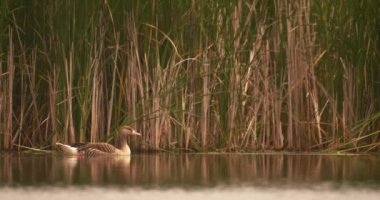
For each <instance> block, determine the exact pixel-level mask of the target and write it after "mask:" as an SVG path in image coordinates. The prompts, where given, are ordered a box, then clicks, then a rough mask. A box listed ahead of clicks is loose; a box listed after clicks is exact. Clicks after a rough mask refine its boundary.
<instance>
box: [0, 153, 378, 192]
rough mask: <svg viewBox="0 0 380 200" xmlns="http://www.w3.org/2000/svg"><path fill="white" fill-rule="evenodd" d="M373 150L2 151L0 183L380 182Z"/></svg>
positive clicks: (294, 184) (206, 184)
mask: <svg viewBox="0 0 380 200" xmlns="http://www.w3.org/2000/svg"><path fill="white" fill-rule="evenodd" d="M379 169H380V159H379V157H375V156H363V155H361V156H326V155H324V156H321V155H251V154H245V155H236V154H224V155H199V154H185V155H175V154H138V155H133V156H132V159H131V157H96V158H90V159H86V158H76V157H63V156H55V155H10V154H3V155H1V157H0V172H1V173H0V185H2V186H5V185H8V186H18V185H30V186H38V185H53V186H69V185H84V186H93V185H98V186H99V185H100V186H103V185H107V186H108V185H113V186H115V185H116V186H138V187H169V188H171V187H183V188H196V187H214V186H241V185H245V186H247V185H248V186H249V185H254V186H276V187H277V186H282V187H302V186H307V187H309V186H318V185H321V184H323V183H329V184H335V186H339V185H342V184H346V185H347V184H348V185H352V186H356V185H361V186H363V185H364V186H366V187H368V186H370V187H378V186H380V170H379Z"/></svg>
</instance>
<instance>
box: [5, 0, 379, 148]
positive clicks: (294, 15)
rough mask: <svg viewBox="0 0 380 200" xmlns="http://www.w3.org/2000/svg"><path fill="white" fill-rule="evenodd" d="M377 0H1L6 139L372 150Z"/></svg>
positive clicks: (32, 143) (13, 143) (12, 143)
mask: <svg viewBox="0 0 380 200" xmlns="http://www.w3.org/2000/svg"><path fill="white" fill-rule="evenodd" d="M379 4H380V3H378V2H377V1H375V0H368V1H331V2H321V1H308V0H297V1H282V0H272V1H260V0H252V1H245V0H238V1H201V0H195V1H179V0H178V1H177V0H172V1H121V0H120V1H119V0H112V1H69V0H67V1H52V2H50V1H49V2H43V3H42V2H40V1H18V0H16V1H14V0H12V1H10V0H5V1H2V3H1V4H0V17H1V20H0V27H2V29H1V30H0V31H1V32H0V70H1V76H0V90H1V93H0V105H1V106H0V111H1V115H0V126H1V133H0V147H1V148H2V149H12V148H16V147H20V146H28V147H45V146H49V145H54V144H55V142H56V141H61V142H67V143H70V142H84V141H109V140H110V139H112V137H113V135H114V133H116V130H117V128H118V127H119V126H121V125H122V124H130V125H132V126H134V127H135V128H136V129H138V130H139V131H140V132H142V133H143V137H142V139H141V140H140V139H139V140H136V139H134V141H132V143H133V145H134V148H140V149H146V150H159V149H170V150H192V151H193V150H195V151H210V150H211V151H229V150H237V151H257V150H273V149H274V150H350V151H351V150H353V151H355V150H356V151H375V150H378V146H379V145H378V144H379V137H380V136H379V134H378V131H377V130H378V129H379V120H378V113H379V108H380V105H379V101H377V99H378V91H379V89H380V88H379V80H380V77H379V76H380V73H379V69H378V66H377V60H378V59H377V58H378V57H379V35H378V32H379V31H378V29H379V26H380V19H379V18H380V17H379V16H378V14H377V13H380V12H379V11H380V6H379Z"/></svg>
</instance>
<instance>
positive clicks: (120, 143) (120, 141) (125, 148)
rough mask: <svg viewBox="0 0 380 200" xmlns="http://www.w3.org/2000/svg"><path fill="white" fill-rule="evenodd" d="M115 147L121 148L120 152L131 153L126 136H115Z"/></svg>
mask: <svg viewBox="0 0 380 200" xmlns="http://www.w3.org/2000/svg"><path fill="white" fill-rule="evenodd" d="M115 147H116V148H118V149H119V150H121V152H122V154H126V155H129V154H131V149H130V148H129V145H128V142H127V137H126V136H118V137H117V138H116V144H115Z"/></svg>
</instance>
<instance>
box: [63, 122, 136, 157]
mask: <svg viewBox="0 0 380 200" xmlns="http://www.w3.org/2000/svg"><path fill="white" fill-rule="evenodd" d="M127 135H134V136H141V133H139V132H137V131H136V130H134V129H133V128H132V127H130V126H122V127H121V128H120V130H119V133H118V134H117V136H116V138H115V142H116V145H115V146H116V147H115V146H113V145H111V144H108V143H104V142H97V143H75V144H71V145H67V144H62V143H59V142H57V143H56V145H57V146H58V148H59V149H61V150H62V151H63V152H64V153H65V154H68V155H79V156H96V155H126V156H127V155H130V154H131V149H130V148H129V146H128V143H127V137H126V136H127Z"/></svg>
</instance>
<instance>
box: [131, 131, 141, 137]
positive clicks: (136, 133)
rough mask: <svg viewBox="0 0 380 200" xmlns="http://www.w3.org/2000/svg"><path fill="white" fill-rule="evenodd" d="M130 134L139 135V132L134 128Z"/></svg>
mask: <svg viewBox="0 0 380 200" xmlns="http://www.w3.org/2000/svg"><path fill="white" fill-rule="evenodd" d="M131 135H134V136H141V133H139V132H137V131H135V130H132V133H131Z"/></svg>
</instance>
